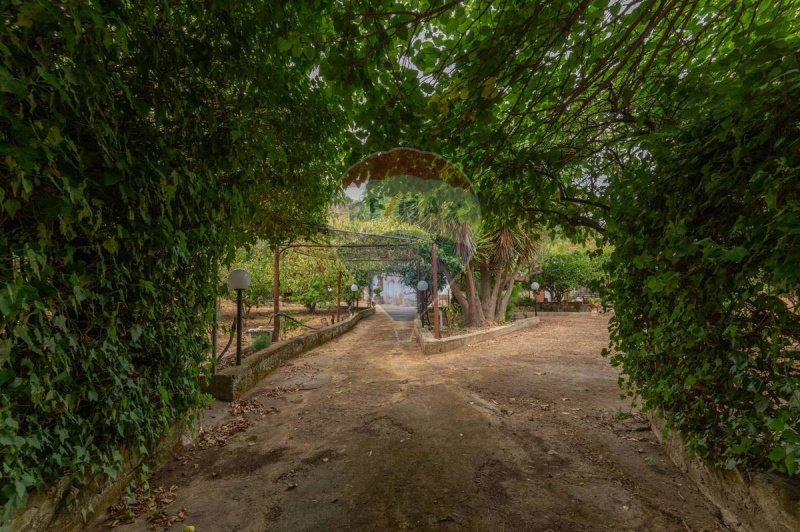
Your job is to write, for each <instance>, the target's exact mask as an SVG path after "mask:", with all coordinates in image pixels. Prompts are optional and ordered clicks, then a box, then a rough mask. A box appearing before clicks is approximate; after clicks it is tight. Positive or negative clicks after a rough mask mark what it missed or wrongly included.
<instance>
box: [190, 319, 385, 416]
mask: <svg viewBox="0 0 800 532" xmlns="http://www.w3.org/2000/svg"><path fill="white" fill-rule="evenodd" d="M372 314H375V308H368V309H366V310H362V311H361V312H358V313H356V314H355V315H353V316H352V317H350V318H348V319H346V320H344V321H340V322H339V323H335V324H333V325H329V326H328V327H324V328H322V329H318V330H316V331H312V332H309V333H306V334H303V335H301V336H295V337H294V338H289V339H288V340H284V341H281V342H278V343H276V344H273V345H271V346H269V347H267V348H266V349H262V350H261V351H258V352H256V353H253V354H252V355H250V356H249V357H247V358H245V359H244V360H242V365H241V366H232V367H230V368H226V369H224V370H222V371H220V372H219V373H216V374H215V375H212V376H211V382H210V383H209V384H208V385H207V386H204V387H203V390H204V391H205V392H208V393H210V394H211V395H213V396H214V397H215V398H216V399H219V400H220V401H235V400H236V399H238V398H239V397H241V396H242V395H244V394H245V392H247V390H249V389H250V388H252V387H253V386H255V385H256V383H258V381H260V380H261V379H263V378H264V377H265V376H266V375H267V374H268V373H270V372H271V371H272V370H274V369H275V368H276V367H278V365H279V364H280V363H281V362H283V361H285V360H288V359H290V358H293V357H296V356H297V355H299V354H301V353H305V352H306V351H308V350H309V349H313V348H315V347H317V346H319V345H322V344H324V343H325V342H327V341H329V340H332V339H333V338H336V337H337V336H340V335H342V334H344V333H345V332H347V331H349V330H350V329H352V328H353V326H355V324H356V323H358V322H359V321H360V320H361V318H364V317H366V316H371V315H372Z"/></svg>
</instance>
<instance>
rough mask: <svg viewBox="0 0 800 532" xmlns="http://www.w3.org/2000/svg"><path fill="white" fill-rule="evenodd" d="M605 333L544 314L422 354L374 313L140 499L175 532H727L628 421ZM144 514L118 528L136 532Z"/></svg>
mask: <svg viewBox="0 0 800 532" xmlns="http://www.w3.org/2000/svg"><path fill="white" fill-rule="evenodd" d="M606 323H607V320H606V318H605V317H603V316H590V315H579V316H574V317H573V316H557V317H556V316H543V317H542V322H541V324H540V326H539V327H538V328H535V329H531V330H528V331H524V332H519V333H515V334H512V335H510V336H507V337H505V338H502V339H498V340H494V341H489V342H485V343H481V344H476V345H472V346H468V347H466V348H464V349H462V350H459V351H453V352H450V353H445V354H441V355H434V356H430V357H425V356H423V355H422V354H421V353H420V351H419V349H418V347H417V346H416V344H415V343H413V342H412V340H411V325H412V324H411V322H408V321H393V320H392V319H391V318H390V317H389V316H388V315H387V314H386V313H384V312H382V311H381V310H380V309H379V311H378V313H377V314H376V315H375V316H374V317H371V318H369V319H366V320H364V321H363V322H362V323H360V324H359V325H358V326H357V327H356V328H355V329H354V330H353V331H352V332H350V333H347V334H346V335H344V336H343V337H341V338H340V339H338V340H335V341H333V342H330V343H328V344H326V345H324V346H322V347H320V348H318V349H315V350H314V351H312V352H310V353H308V354H306V355H303V356H302V357H300V358H297V359H295V360H294V361H293V362H292V363H290V364H286V365H285V366H283V367H281V368H280V369H279V370H277V371H276V372H275V373H273V374H272V375H270V376H269V377H268V378H267V379H265V380H264V381H263V382H262V384H261V385H260V386H259V387H258V388H257V389H256V390H254V391H253V393H251V394H250V395H249V396H248V398H247V399H248V400H247V401H244V402H240V403H237V404H236V405H235V407H234V408H233V409H232V410H233V412H230V411H227V407H226V406H223V405H216V406H214V407H211V408H210V409H209V410H208V412H207V414H206V419H205V421H204V423H205V428H206V429H207V430H208V432H206V434H205V436H204V440H203V441H204V445H207V446H208V448H206V449H202V450H198V449H194V450H187V451H186V452H184V453H183V454H182V455H181V456H179V457H178V458H176V459H174V460H172V461H171V462H169V463H168V464H167V465H166V467H165V468H164V469H163V470H161V471H160V472H158V473H157V474H155V475H154V477H153V478H152V479H151V485H152V486H154V487H156V486H163V487H164V489H165V490H169V489H170V488H173V487H174V488H173V489H172V490H171V491H170V493H171V494H172V495H171V497H170V498H169V499H167V500H173V498H174V501H173V502H170V503H169V504H167V505H166V507H165V508H164V512H166V513H167V514H170V515H175V514H178V512H179V511H181V510H182V509H185V514H184V515H185V521H184V522H183V523H178V524H174V525H173V526H172V529H173V530H181V529H182V527H183V526H184V525H187V524H191V525H195V526H196V527H197V530H198V531H206V530H214V531H217V530H253V531H256V530H287V531H288V530H398V529H399V530H410V529H414V530H418V529H430V530H439V529H442V530H450V529H452V530H492V531H494V530H553V531H562V530H563V531H577V530H720V529H722V528H723V527H722V525H720V524H719V520H718V517H717V512H716V511H715V510H714V509H713V508H712V507H711V506H710V505H709V504H708V503H707V502H706V501H705V499H704V498H703V496H702V495H701V494H700V493H699V492H698V491H697V490H696V489H695V488H694V487H693V486H692V484H691V481H690V480H689V479H688V478H686V477H684V476H683V475H682V474H681V473H680V472H679V471H678V470H677V469H676V468H675V467H674V466H672V465H671V463H670V462H669V461H668V459H667V458H666V457H665V455H664V454H663V453H661V451H660V450H659V448H658V447H657V446H656V444H655V442H654V439H653V437H652V436H651V434H650V432H649V430H648V427H647V425H646V422H644V421H643V419H642V418H641V416H639V415H637V414H634V415H633V416H628V415H626V413H625V412H626V411H627V405H626V403H623V402H621V401H620V399H619V390H618V388H617V384H616V380H617V372H616V370H615V369H613V368H611V367H610V366H609V365H608V362H607V361H606V360H604V359H603V358H602V357H600V355H599V352H600V350H601V349H602V347H604V346H605V345H606V342H607V333H606ZM220 423H221V425H220ZM237 423H238V425H237ZM214 424H216V425H217V428H216V429H211V427H212V426H213V425H214ZM238 429H243V430H241V432H236V430H238ZM145 517H146V516H144V515H143V516H141V517H139V518H138V519H137V520H136V521H135V522H134V523H132V524H127V525H122V526H120V527H119V529H122V530H145V529H148V528H149V526H150V523H149V522H148V521H147V520H146V519H145ZM181 517H183V516H181Z"/></svg>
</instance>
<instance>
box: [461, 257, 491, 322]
mask: <svg viewBox="0 0 800 532" xmlns="http://www.w3.org/2000/svg"><path fill="white" fill-rule="evenodd" d="M464 277H465V280H466V286H467V301H469V319H468V321H467V323H466V325H467V326H468V327H483V326H484V325H486V318H485V317H484V314H483V307H482V306H481V301H480V297H479V296H478V290H477V288H478V287H477V286H476V285H475V275H474V273H473V271H472V264H471V263H467V264H466V267H465V268H464Z"/></svg>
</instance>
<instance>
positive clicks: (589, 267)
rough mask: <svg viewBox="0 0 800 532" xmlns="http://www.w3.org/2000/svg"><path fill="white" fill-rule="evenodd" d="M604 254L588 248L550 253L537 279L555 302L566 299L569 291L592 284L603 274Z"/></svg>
mask: <svg viewBox="0 0 800 532" xmlns="http://www.w3.org/2000/svg"><path fill="white" fill-rule="evenodd" d="M603 260H604V258H603V256H602V255H601V256H599V257H598V256H594V255H593V254H592V253H590V252H589V251H587V250H584V249H577V250H574V251H570V252H561V253H549V254H547V255H546V256H545V258H544V261H543V263H542V273H540V274H539V275H537V276H536V279H537V280H538V281H539V283H540V284H541V285H542V289H544V290H547V291H548V292H550V294H551V295H552V297H553V302H554V303H560V302H561V301H565V300H566V299H567V296H568V295H569V292H570V291H571V290H575V289H577V288H580V287H581V286H590V285H592V284H594V283H596V282H597V281H599V280H600V279H601V277H602V275H603Z"/></svg>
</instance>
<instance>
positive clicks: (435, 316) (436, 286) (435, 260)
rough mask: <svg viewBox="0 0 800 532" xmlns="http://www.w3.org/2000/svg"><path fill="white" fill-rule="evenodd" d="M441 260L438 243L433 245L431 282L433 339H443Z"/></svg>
mask: <svg viewBox="0 0 800 532" xmlns="http://www.w3.org/2000/svg"><path fill="white" fill-rule="evenodd" d="M438 263H439V259H438V258H437V257H436V242H434V243H433V244H431V278H432V279H431V280H432V281H433V294H432V297H433V337H434V338H441V337H442V332H441V331H440V330H439V264H438Z"/></svg>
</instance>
